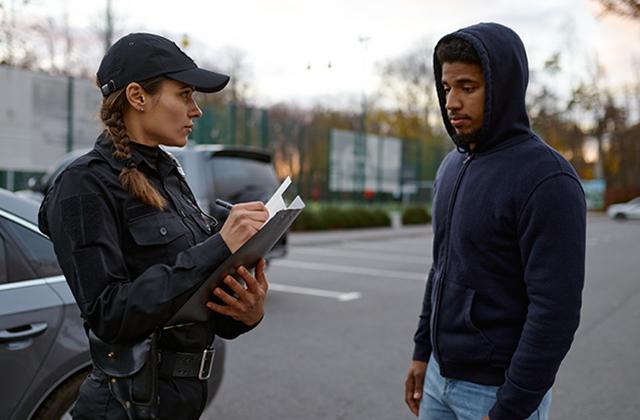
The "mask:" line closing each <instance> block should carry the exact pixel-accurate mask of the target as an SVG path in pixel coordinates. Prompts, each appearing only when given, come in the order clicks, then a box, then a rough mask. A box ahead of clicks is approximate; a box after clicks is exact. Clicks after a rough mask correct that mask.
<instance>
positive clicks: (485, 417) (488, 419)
mask: <svg viewBox="0 0 640 420" xmlns="http://www.w3.org/2000/svg"><path fill="white" fill-rule="evenodd" d="M482 420H491V419H490V418H489V416H484V417H483V418H482Z"/></svg>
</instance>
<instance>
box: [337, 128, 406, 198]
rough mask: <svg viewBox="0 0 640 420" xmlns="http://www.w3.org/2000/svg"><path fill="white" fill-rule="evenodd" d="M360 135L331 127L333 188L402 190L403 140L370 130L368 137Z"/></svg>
mask: <svg viewBox="0 0 640 420" xmlns="http://www.w3.org/2000/svg"><path fill="white" fill-rule="evenodd" d="M358 136H362V134H361V133H357V132H354V131H348V130H331V151H330V161H329V165H330V169H329V189H330V190H331V191H346V192H362V191H363V190H367V191H373V192H385V193H391V194H399V193H400V184H401V181H400V176H401V173H400V171H401V168H402V140H400V139H398V138H395V137H384V136H378V135H375V134H366V135H365V136H364V139H363V138H362V137H360V138H358ZM363 140H364V141H363ZM358 141H361V142H362V144H361V147H358V144H357V143H358ZM362 169H364V171H363V170H362Z"/></svg>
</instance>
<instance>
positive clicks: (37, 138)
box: [0, 66, 101, 172]
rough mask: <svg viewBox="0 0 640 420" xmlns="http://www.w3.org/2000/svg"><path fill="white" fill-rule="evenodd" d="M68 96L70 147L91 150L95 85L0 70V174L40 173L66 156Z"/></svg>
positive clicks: (95, 114)
mask: <svg viewBox="0 0 640 420" xmlns="http://www.w3.org/2000/svg"><path fill="white" fill-rule="evenodd" d="M70 83H72V87H71V90H70V88H69V84H70ZM69 92H71V93H72V107H71V109H72V124H71V126H72V127H73V136H72V139H73V148H74V149H77V148H87V147H91V146H92V145H93V143H94V142H95V139H96V137H97V135H98V134H99V132H100V130H101V124H100V121H99V119H98V107H99V106H100V102H101V96H100V93H99V91H98V89H97V87H95V86H94V85H93V84H92V83H91V82H89V81H88V80H76V79H69V78H67V77H64V76H51V75H47V74H44V73H36V72H31V71H28V70H22V69H16V68H12V67H8V66H0V151H1V152H0V170H9V171H30V172H31V171H33V172H37V171H45V170H46V169H47V168H49V167H50V166H51V165H52V164H53V163H54V162H55V161H56V160H58V159H59V158H60V157H61V156H63V155H64V154H65V153H66V152H67V138H68V135H69V129H68V127H69V109H70V106H69V101H68V100H69V96H70V95H69Z"/></svg>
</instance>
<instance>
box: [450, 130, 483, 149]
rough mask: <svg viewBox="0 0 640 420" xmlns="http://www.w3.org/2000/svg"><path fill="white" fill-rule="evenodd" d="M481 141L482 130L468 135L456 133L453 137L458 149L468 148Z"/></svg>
mask: <svg viewBox="0 0 640 420" xmlns="http://www.w3.org/2000/svg"><path fill="white" fill-rule="evenodd" d="M479 140H480V130H476V131H473V132H471V133H468V134H464V133H460V134H458V133H456V134H454V135H453V141H454V142H455V144H456V145H457V146H458V147H466V146H469V144H471V143H478V141H479Z"/></svg>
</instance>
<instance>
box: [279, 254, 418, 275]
mask: <svg viewBox="0 0 640 420" xmlns="http://www.w3.org/2000/svg"><path fill="white" fill-rule="evenodd" d="M270 264H271V265H272V266H274V267H285V268H299V269H302V270H314V271H324V272H327V271H329V272H334V273H344V274H359V275H362V276H372V277H384V278H388V279H403V280H424V279H425V278H426V274H427V270H426V269H425V271H424V272H420V273H415V272H410V271H396V270H380V269H377V268H364V267H353V266H350V265H334V264H324V263H312V262H307V261H293V260H288V259H286V260H275V261H271V263H270Z"/></svg>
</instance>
